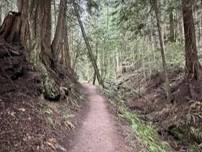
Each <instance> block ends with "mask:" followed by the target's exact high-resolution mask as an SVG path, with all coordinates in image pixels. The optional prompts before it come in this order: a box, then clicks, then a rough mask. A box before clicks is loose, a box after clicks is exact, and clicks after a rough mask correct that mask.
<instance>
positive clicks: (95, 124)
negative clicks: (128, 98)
mask: <svg viewBox="0 0 202 152" xmlns="http://www.w3.org/2000/svg"><path fill="white" fill-rule="evenodd" d="M85 94H86V95H87V100H88V103H87V105H86V112H85V116H84V118H83V121H82V124H81V126H80V127H79V129H77V131H76V132H75V136H74V138H73V139H72V141H71V143H70V148H69V150H68V151H69V152H135V151H137V152H139V151H141V150H140V149H139V148H138V145H136V149H133V148H132V147H131V146H129V144H127V143H126V140H125V139H124V137H123V134H122V133H123V132H122V131H123V130H120V128H119V126H118V125H117V123H119V122H117V121H116V120H115V117H114V115H113V114H112V113H111V111H110V110H109V109H108V103H107V101H106V99H105V97H104V96H103V95H101V93H99V91H98V89H97V88H96V87H95V86H92V85H85ZM136 143H138V141H137V142H136ZM139 147H140V146H139Z"/></svg>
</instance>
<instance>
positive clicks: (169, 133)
mask: <svg viewBox="0 0 202 152" xmlns="http://www.w3.org/2000/svg"><path fill="white" fill-rule="evenodd" d="M128 75H129V74H128V73H126V74H125V75H123V76H122V78H123V79H120V82H123V83H120V84H121V85H117V86H118V87H117V89H115V91H114V92H115V97H116V96H117V95H121V97H120V98H119V100H120V101H122V102H123V103H124V105H125V106H126V107H127V109H128V111H129V113H131V114H134V115H136V116H137V117H138V118H139V119H140V120H141V122H143V123H145V124H148V126H151V128H153V129H152V130H154V132H155V136H156V135H157V136H159V137H160V140H161V141H167V142H168V143H169V145H170V147H172V150H171V151H177V152H184V151H188V152H192V151H194V152H201V151H202V148H201V141H202V140H201V139H202V135H201V130H202V129H201V126H202V125H201V118H202V113H201V111H202V103H201V102H200V101H196V100H193V99H191V98H189V97H188V96H186V95H185V94H184V93H182V94H180V93H181V92H182V91H181V90H184V88H183V87H182V86H184V83H185V82H184V81H183V80H184V79H183V78H184V72H183V69H180V68H176V69H174V70H170V71H169V79H170V86H171V93H172V97H173V99H172V101H171V102H167V101H166V94H165V91H164V75H163V73H160V72H158V73H156V74H154V75H152V76H151V77H150V78H148V79H147V80H143V79H142V80H141V79H138V76H137V75H134V74H131V76H130V75H129V76H130V77H129V78H128ZM125 78H127V79H125ZM124 80H127V81H124ZM140 80H141V81H140ZM179 92H180V93H179ZM129 118H130V117H129ZM127 119H128V116H127ZM140 130H141V128H140ZM145 130H148V129H145ZM143 132H144V131H143ZM152 132H153V131H152ZM141 138H143V140H145V135H144V134H143V135H142V137H141Z"/></svg>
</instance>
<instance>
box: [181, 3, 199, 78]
mask: <svg viewBox="0 0 202 152" xmlns="http://www.w3.org/2000/svg"><path fill="white" fill-rule="evenodd" d="M182 11H183V20H184V32H185V61H186V65H185V72H186V79H187V80H188V81H190V80H202V70H201V64H200V63H199V59H198V54H197V47H196V35H195V26H194V19H193V10H192V1H190V0H182Z"/></svg>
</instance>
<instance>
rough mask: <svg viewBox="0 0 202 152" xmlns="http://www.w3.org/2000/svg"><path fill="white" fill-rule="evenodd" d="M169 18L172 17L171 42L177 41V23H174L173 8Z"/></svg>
mask: <svg viewBox="0 0 202 152" xmlns="http://www.w3.org/2000/svg"><path fill="white" fill-rule="evenodd" d="M169 19H170V37H169V40H170V41H171V42H175V23H174V16H173V9H172V10H171V11H170V14H169Z"/></svg>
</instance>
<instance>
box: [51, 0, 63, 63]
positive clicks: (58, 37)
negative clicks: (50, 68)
mask: <svg viewBox="0 0 202 152" xmlns="http://www.w3.org/2000/svg"><path fill="white" fill-rule="evenodd" d="M66 8H67V1H66V0H60V6H59V10H60V12H59V16H58V22H57V26H56V31H55V36H54V38H53V42H52V53H53V57H54V64H55V66H57V64H58V62H59V55H60V53H62V52H61V50H62V49H63V46H64V34H66V33H65V31H64V28H65V14H66Z"/></svg>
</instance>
